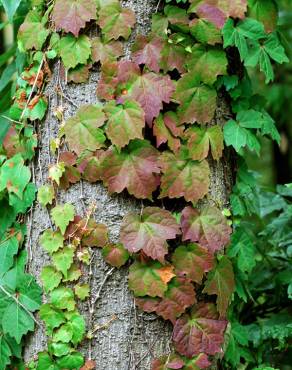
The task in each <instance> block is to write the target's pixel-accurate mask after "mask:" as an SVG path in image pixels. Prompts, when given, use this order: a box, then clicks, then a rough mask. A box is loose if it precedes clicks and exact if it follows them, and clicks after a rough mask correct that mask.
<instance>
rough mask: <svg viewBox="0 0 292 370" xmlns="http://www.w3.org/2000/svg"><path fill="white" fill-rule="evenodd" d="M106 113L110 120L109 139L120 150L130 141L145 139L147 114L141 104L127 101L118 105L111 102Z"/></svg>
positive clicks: (107, 127) (108, 126) (107, 128)
mask: <svg viewBox="0 0 292 370" xmlns="http://www.w3.org/2000/svg"><path fill="white" fill-rule="evenodd" d="M104 112H105V113H106V116H107V118H108V121H107V125H106V134H107V137H108V138H109V139H110V140H111V142H112V143H113V144H114V145H116V146H117V147H118V148H123V147H124V146H126V145H127V144H129V142H130V140H133V139H143V133H142V130H143V128H144V127H145V113H144V111H143V109H142V108H141V106H140V104H139V103H137V102H135V101H133V100H126V101H125V102H124V103H123V104H118V105H117V104H116V103H115V102H109V103H108V104H106V105H105V107H104Z"/></svg>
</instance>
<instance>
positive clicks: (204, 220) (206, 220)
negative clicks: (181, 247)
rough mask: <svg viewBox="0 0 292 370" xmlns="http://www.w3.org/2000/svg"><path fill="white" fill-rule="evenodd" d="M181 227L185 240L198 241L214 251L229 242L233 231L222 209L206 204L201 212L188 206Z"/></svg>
mask: <svg viewBox="0 0 292 370" xmlns="http://www.w3.org/2000/svg"><path fill="white" fill-rule="evenodd" d="M181 227H182V231H183V240H191V241H193V242H198V243H200V244H201V245H202V246H204V247H206V248H208V249H209V250H210V251H211V252H212V253H214V252H216V251H217V250H220V249H222V248H223V247H224V246H225V245H227V244H228V243H229V240H230V234H231V231H232V230H231V227H230V226H229V225H228V223H227V219H226V218H225V217H224V216H223V214H222V213H221V211H220V210H219V209H218V208H216V207H212V206H205V207H203V208H202V209H201V211H200V212H199V211H198V210H197V209H194V208H192V207H186V208H185V209H184V210H183V212H182V217H181Z"/></svg>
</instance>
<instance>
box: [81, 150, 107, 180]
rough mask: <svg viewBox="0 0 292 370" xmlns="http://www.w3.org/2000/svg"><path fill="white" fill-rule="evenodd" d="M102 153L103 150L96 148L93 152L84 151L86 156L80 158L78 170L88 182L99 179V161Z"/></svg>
mask: <svg viewBox="0 0 292 370" xmlns="http://www.w3.org/2000/svg"><path fill="white" fill-rule="evenodd" d="M103 155H104V151H103V150H97V151H96V152H94V153H90V154H88V153H86V156H84V157H82V158H80V163H79V164H78V170H79V172H80V173H81V174H82V178H83V179H85V180H86V181H89V182H92V183H93V182H96V181H98V180H101V161H102V157H103Z"/></svg>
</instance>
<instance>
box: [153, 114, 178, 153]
mask: <svg viewBox="0 0 292 370" xmlns="http://www.w3.org/2000/svg"><path fill="white" fill-rule="evenodd" d="M153 135H154V136H156V146H157V147H159V146H160V145H161V144H164V143H167V144H168V146H169V148H170V149H171V150H172V151H173V152H174V153H177V152H178V151H179V149H180V146H181V141H180V139H179V138H180V137H181V138H182V137H183V135H184V126H179V121H178V117H177V114H176V113H175V112H167V113H165V114H164V115H162V114H160V115H159V116H158V117H157V118H156V119H155V121H154V123H153Z"/></svg>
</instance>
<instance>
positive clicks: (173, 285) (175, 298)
mask: <svg viewBox="0 0 292 370" xmlns="http://www.w3.org/2000/svg"><path fill="white" fill-rule="evenodd" d="M195 302H196V293H195V289H194V286H193V284H192V283H191V282H190V280H188V279H185V278H174V279H172V280H171V282H170V283H169V284H168V289H167V291H166V292H165V294H164V297H163V299H162V300H161V302H160V303H159V305H158V306H157V307H156V313H157V314H158V315H160V316H162V317H163V318H164V320H170V321H171V322H172V323H173V324H174V323H175V321H176V319H177V318H178V317H179V316H180V315H181V314H183V313H184V312H185V310H186V309H187V308H188V307H190V306H192V305H193V304H194V303H195Z"/></svg>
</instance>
